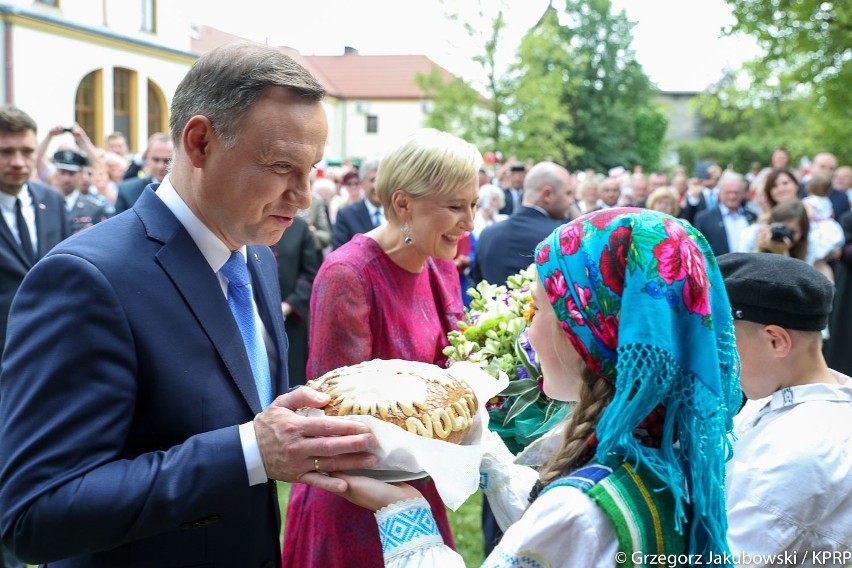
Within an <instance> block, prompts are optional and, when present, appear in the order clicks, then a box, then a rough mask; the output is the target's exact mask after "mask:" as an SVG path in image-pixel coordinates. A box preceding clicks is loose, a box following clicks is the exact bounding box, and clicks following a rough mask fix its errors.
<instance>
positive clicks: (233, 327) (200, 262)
mask: <svg viewBox="0 0 852 568" xmlns="http://www.w3.org/2000/svg"><path fill="white" fill-rule="evenodd" d="M134 210H135V211H136V212H137V214H138V215H139V217H140V219H142V222H143V224H144V225H145V228H146V230H147V232H148V236H149V238H152V239H154V240H157V241H160V242H162V243H163V246H162V248H161V249H160V252H158V253H157V256H156V257H157V262H159V263H160V266H162V268H163V270H164V271H165V272H166V273H167V274H168V275H169V278H170V279H171V280H172V282H174V285H175V288H176V289H177V291H178V293H179V294H180V296H181V297H182V298H183V299H184V301H185V302H186V304H187V306H188V307H189V309H190V310H191V311H192V313H193V314H194V315H195V317H196V319H197V320H198V323H199V324H200V325H201V327H202V329H203V330H204V332H205V333H206V334H207V336H208V337H209V338H210V341H211V343H213V346H214V347H215V349H216V351H217V352H218V353H219V356H220V357H221V358H222V362H223V363H224V365H225V367H226V368H227V370H228V372H229V373H230V375H231V378H232V379H233V380H234V383H235V384H236V386H237V388H238V389H239V391H240V393H241V394H242V396H243V399H244V400H245V401H246V404H247V405H248V406H249V407H250V408H251V411H252V413H253V414H257V413H258V412H261V411H262V410H263V409H262V408H261V406H260V398H259V397H258V394H257V386H256V385H255V382H254V375H253V374H252V370H251V364H250V363H249V360H248V356H247V355H246V349H245V345H244V344H243V338H242V336H241V335H240V330H239V328H238V327H237V323H236V322H235V321H234V318H233V316H232V315H231V309H230V308H229V307H228V301H227V299H226V298H225V295H224V294H223V293H222V288H221V286H220V285H219V279H218V278H217V276H216V274H215V273H214V272H213V271H212V270H211V269H210V265H209V264H208V263H207V260H206V259H205V258H204V255H202V254H201V251H200V250H199V249H198V246H197V245H196V244H195V241H193V240H192V237H190V235H189V233H188V232H187V231H186V229H184V228H183V226H182V225H181V224H180V222H179V221H178V220H177V219H176V218H175V216H174V215H173V214H172V212H171V211H169V209H168V207H166V205H165V204H164V203H163V202H162V201H161V200H160V198H159V197H157V196H156V195H154V194H153V193H148V194H146V193H143V195H142V197H140V199H139V201H138V202H137V203H136V204H135V206H134Z"/></svg>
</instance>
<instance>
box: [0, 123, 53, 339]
mask: <svg viewBox="0 0 852 568" xmlns="http://www.w3.org/2000/svg"><path fill="white" fill-rule="evenodd" d="M35 150H36V123H35V121H34V120H33V119H32V118H31V117H30V116H29V115H28V114H27V113H25V112H24V111H22V110H20V109H18V108H15V107H12V106H3V107H0V208H2V211H3V221H4V223H2V224H0V355H2V353H3V346H4V344H5V343H6V322H7V318H8V316H9V308H10V307H11V305H12V298H14V296H15V292H17V291H18V287H19V286H20V285H21V282H22V281H23V280H24V276H26V274H27V272H28V271H29V270H30V268H32V266H33V264H35V263H36V262H37V261H38V260H39V259H40V258H41V257H43V256H44V255H45V254H47V252H48V251H49V250H50V249H52V248H53V247H54V246H56V245H57V244H58V243H59V242H60V241H61V240H63V239H64V238H66V237H68V235H69V234H70V231H69V227H68V220H67V218H66V216H65V203H64V202H63V200H62V196H61V195H59V193H58V192H57V191H56V190H55V189H53V188H52V187H50V186H49V185H45V184H42V183H37V182H34V181H30V177H31V175H32V173H33V170H34V168H35ZM17 200H20V203H21V215H20V216H18V215H17V210H16V202H17ZM22 222H23V223H24V224H25V225H26V226H23V225H21V223H22Z"/></svg>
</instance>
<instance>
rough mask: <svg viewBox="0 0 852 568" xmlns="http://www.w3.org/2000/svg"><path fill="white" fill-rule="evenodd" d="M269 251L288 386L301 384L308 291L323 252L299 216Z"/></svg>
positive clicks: (305, 356)
mask: <svg viewBox="0 0 852 568" xmlns="http://www.w3.org/2000/svg"><path fill="white" fill-rule="evenodd" d="M272 251H273V252H274V253H275V260H276V261H277V263H278V283H279V285H280V286H281V314H282V315H283V316H284V326H285V329H286V330H287V341H288V348H287V354H288V357H287V367H288V372H289V375H290V386H295V385H303V384H305V381H306V380H307V377H306V370H307V367H308V331H309V329H310V324H311V309H310V308H311V291H312V289H313V285H314V278H316V276H317V271H318V270H319V266H320V262H321V261H322V256H321V254H322V253H321V252H320V251H318V250H317V247H316V235H315V233H313V232H311V230H310V227H309V225H308V222H307V221H306V220H305V219H302V218H301V217H296V218H295V219H293V225H292V226H291V227H290V228H289V229H287V230H286V231H284V236H282V237H281V240H279V241H278V242H277V243H276V244H275V246H274V247H272Z"/></svg>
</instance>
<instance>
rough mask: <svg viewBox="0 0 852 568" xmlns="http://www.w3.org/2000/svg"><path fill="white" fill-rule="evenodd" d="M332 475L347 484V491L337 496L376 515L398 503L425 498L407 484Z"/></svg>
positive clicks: (336, 473)
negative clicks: (379, 511) (377, 512)
mask: <svg viewBox="0 0 852 568" xmlns="http://www.w3.org/2000/svg"><path fill="white" fill-rule="evenodd" d="M330 475H331V476H332V477H336V478H338V479H342V480H344V481H345V482H346V485H347V489H346V491H344V492H342V493H337V495H340V496H341V497H343V498H344V499H346V500H347V501H349V502H350V503H354V504H355V505H358V506H359V507H364V508H365V509H369V510H370V511H372V512H374V513H375V512H376V511H378V510H379V509H381V508H383V507H387V506H388V505H392V504H393V503H396V502H398V501H405V500H407V499H416V498H418V497H422V496H423V495H421V494H420V492H419V491H417V490H416V489H415V488H413V487H412V486H410V485H408V484H407V483H385V482H384V481H378V480H376V479H372V478H370V477H364V476H362V475H349V474H347V473H340V472H335V473H332V474H330Z"/></svg>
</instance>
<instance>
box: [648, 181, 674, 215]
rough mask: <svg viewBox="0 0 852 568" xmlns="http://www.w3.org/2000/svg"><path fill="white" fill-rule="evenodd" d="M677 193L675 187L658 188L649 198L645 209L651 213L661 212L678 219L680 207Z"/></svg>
mask: <svg viewBox="0 0 852 568" xmlns="http://www.w3.org/2000/svg"><path fill="white" fill-rule="evenodd" d="M676 191H677V190H675V189H674V188H673V187H669V186H663V187H658V188H657V189H655V190H654V191H652V192H651V195H649V196H648V200H647V201H646V202H645V207H647V208H648V209H650V210H651V211H659V212H661V213H666V214H667V215H671V216H672V217H677V216H678V213H679V212H680V207H678V204H677V202H678V198H679V195H678V194H677V193H676Z"/></svg>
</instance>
